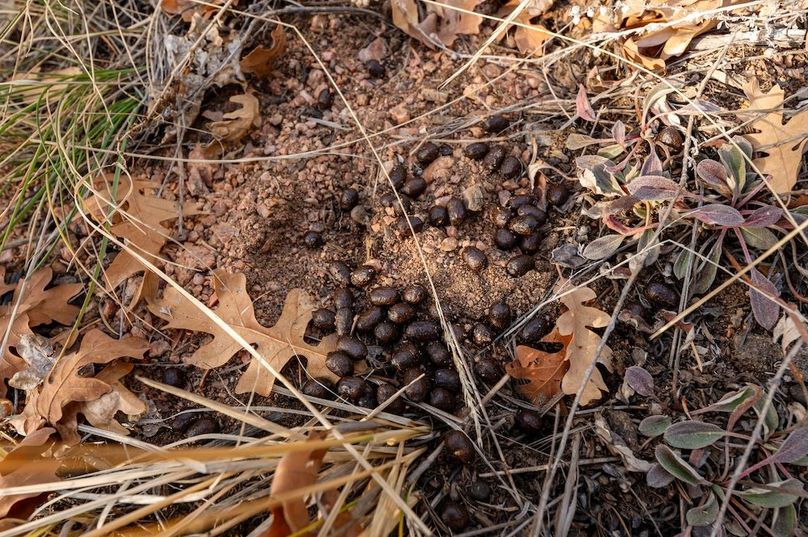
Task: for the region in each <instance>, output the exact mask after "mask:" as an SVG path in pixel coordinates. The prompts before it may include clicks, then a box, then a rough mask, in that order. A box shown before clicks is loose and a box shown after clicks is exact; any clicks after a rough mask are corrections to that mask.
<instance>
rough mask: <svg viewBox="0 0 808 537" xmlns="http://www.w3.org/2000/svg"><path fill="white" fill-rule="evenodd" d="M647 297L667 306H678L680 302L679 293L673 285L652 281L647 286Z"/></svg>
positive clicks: (655, 302)
mask: <svg viewBox="0 0 808 537" xmlns="http://www.w3.org/2000/svg"><path fill="white" fill-rule="evenodd" d="M645 297H646V298H647V299H648V300H650V301H651V302H653V303H654V304H662V305H665V306H676V305H678V304H679V294H678V293H677V292H676V291H674V290H673V287H671V286H669V285H667V284H664V283H660V282H651V283H649V284H648V285H647V286H646V287H645Z"/></svg>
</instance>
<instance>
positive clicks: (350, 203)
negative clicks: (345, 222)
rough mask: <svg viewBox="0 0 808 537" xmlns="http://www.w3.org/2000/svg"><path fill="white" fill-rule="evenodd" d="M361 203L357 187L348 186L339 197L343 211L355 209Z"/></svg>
mask: <svg viewBox="0 0 808 537" xmlns="http://www.w3.org/2000/svg"><path fill="white" fill-rule="evenodd" d="M357 203H359V192H357V191H356V189H355V188H346V189H345V190H343V191H342V195H341V196H340V198H339V206H340V208H341V209H342V210H343V211H349V210H351V209H353V208H354V207H355V206H356V204H357Z"/></svg>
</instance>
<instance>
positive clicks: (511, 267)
mask: <svg viewBox="0 0 808 537" xmlns="http://www.w3.org/2000/svg"><path fill="white" fill-rule="evenodd" d="M534 268H536V263H535V261H534V260H533V256H530V255H524V254H523V255H517V256H515V257H512V258H510V259H509V260H508V263H507V265H505V271H506V272H507V273H508V276H511V277H513V278H518V277H520V276H524V275H525V274H527V273H528V272H530V271H531V270H533V269H534Z"/></svg>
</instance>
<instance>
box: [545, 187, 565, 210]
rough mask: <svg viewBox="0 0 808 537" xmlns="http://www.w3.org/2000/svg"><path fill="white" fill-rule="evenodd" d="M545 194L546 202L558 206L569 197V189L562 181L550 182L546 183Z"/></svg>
mask: <svg viewBox="0 0 808 537" xmlns="http://www.w3.org/2000/svg"><path fill="white" fill-rule="evenodd" d="M545 196H547V203H549V204H550V205H555V206H556V207H558V206H559V205H564V204H565V203H566V202H567V200H568V199H569V197H570V191H569V189H568V188H567V186H566V185H564V184H562V183H550V184H549V185H547V191H546V192H545Z"/></svg>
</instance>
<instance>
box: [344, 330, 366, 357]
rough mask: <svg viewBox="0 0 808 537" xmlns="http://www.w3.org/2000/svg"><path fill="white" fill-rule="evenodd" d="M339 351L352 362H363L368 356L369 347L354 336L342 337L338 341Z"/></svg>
mask: <svg viewBox="0 0 808 537" xmlns="http://www.w3.org/2000/svg"><path fill="white" fill-rule="evenodd" d="M337 350H338V351H342V352H344V353H345V354H347V355H348V356H350V357H351V359H352V360H361V359H362V358H364V357H365V356H367V355H368V348H367V346H366V345H365V344H364V343H362V342H361V341H360V340H359V339H357V338H355V337H353V336H341V337H340V338H339V339H338V340H337Z"/></svg>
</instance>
